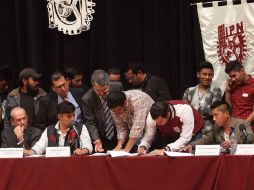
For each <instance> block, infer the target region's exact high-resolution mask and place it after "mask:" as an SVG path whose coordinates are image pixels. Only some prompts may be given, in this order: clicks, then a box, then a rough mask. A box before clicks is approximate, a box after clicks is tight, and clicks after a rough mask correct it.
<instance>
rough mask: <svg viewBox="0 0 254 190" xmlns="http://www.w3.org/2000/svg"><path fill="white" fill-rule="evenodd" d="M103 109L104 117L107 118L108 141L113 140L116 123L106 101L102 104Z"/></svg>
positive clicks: (106, 131)
mask: <svg viewBox="0 0 254 190" xmlns="http://www.w3.org/2000/svg"><path fill="white" fill-rule="evenodd" d="M102 106H103V109H104V116H105V133H106V137H107V139H109V140H111V139H112V137H113V136H114V121H113V118H112V115H111V113H110V110H109V108H108V104H107V101H106V100H103V103H102Z"/></svg>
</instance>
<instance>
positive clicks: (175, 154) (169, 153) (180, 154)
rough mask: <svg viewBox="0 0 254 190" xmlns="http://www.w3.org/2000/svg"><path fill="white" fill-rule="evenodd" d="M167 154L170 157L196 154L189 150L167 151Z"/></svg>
mask: <svg viewBox="0 0 254 190" xmlns="http://www.w3.org/2000/svg"><path fill="white" fill-rule="evenodd" d="M165 154H166V155H167V156H170V157H181V156H194V155H193V154H191V153H187V152H171V151H165Z"/></svg>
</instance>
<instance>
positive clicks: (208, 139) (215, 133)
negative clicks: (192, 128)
mask: <svg viewBox="0 0 254 190" xmlns="http://www.w3.org/2000/svg"><path fill="white" fill-rule="evenodd" d="M240 125H244V126H245V127H246V132H247V134H248V136H247V138H246V137H245V135H244V133H243V132H242V131H241V130H240V129H239V126H240ZM231 126H232V127H233V128H234V130H235V137H234V138H235V140H236V141H237V142H238V143H239V144H244V143H245V144H251V143H253V142H254V134H253V131H252V128H251V126H250V124H249V123H248V122H247V121H245V120H242V119H237V118H232V122H231ZM224 141H225V139H224V130H223V128H222V127H217V126H215V125H214V126H213V128H212V130H211V131H210V132H209V133H207V135H205V136H204V137H203V138H201V139H198V140H196V141H194V142H192V143H191V144H192V145H199V144H200V145H202V144H222V143H223V142H224Z"/></svg>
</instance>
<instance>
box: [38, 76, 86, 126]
mask: <svg viewBox="0 0 254 190" xmlns="http://www.w3.org/2000/svg"><path fill="white" fill-rule="evenodd" d="M51 88H52V91H51V92H50V93H49V94H48V95H47V96H45V97H43V98H42V99H41V101H40V110H39V113H38V116H37V117H36V127H38V128H40V129H42V130H44V129H45V128H46V127H47V126H49V125H53V124H55V123H56V122H57V109H56V108H57V105H58V104H60V103H61V102H63V101H68V102H70V103H72V104H73V105H74V106H75V121H77V122H82V113H81V108H80V104H81V97H82V95H83V92H84V91H83V90H81V89H78V88H71V89H70V88H69V83H68V82H67V80H66V79H65V77H64V75H63V74H62V73H60V72H55V73H53V74H52V75H51Z"/></svg>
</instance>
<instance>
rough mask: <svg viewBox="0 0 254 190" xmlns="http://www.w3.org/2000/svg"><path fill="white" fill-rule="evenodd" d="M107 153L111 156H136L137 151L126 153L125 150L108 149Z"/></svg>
mask: <svg viewBox="0 0 254 190" xmlns="http://www.w3.org/2000/svg"><path fill="white" fill-rule="evenodd" d="M107 154H108V155H110V156H111V157H119V156H137V155H138V153H128V152H125V151H114V150H112V151H108V152H107Z"/></svg>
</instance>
